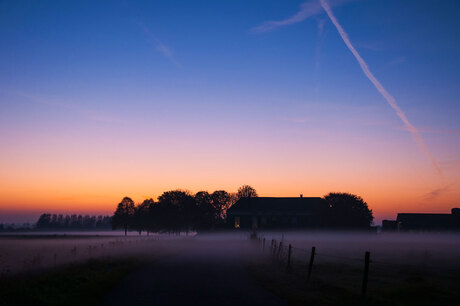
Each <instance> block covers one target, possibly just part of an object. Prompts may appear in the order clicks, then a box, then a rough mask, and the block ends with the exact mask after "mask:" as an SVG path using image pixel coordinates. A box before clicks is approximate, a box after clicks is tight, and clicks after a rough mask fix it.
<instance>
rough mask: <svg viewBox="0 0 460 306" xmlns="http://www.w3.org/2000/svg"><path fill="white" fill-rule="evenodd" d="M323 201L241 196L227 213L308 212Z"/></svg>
mask: <svg viewBox="0 0 460 306" xmlns="http://www.w3.org/2000/svg"><path fill="white" fill-rule="evenodd" d="M322 201H323V199H322V198H319V197H308V198H307V197H296V198H272V197H253V198H241V199H240V200H238V201H237V202H236V203H235V204H234V205H233V206H232V207H231V208H230V209H229V210H228V211H227V213H228V214H271V213H284V214H288V213H292V214H310V213H311V212H312V210H313V207H314V206H315V205H318V204H320V203H321V202H322Z"/></svg>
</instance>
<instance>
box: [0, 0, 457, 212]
mask: <svg viewBox="0 0 460 306" xmlns="http://www.w3.org/2000/svg"><path fill="white" fill-rule="evenodd" d="M307 2H308V1H307ZM310 2H311V1H310ZM302 3H305V2H303V1H1V2H0V38H1V41H2V47H1V48H0V120H1V123H0V129H1V132H0V137H1V140H2V142H3V143H4V144H5V147H4V149H3V150H2V156H1V158H2V160H1V165H2V167H5V168H6V166H7V164H8V165H10V164H11V162H10V161H9V159H11V158H12V156H13V155H14V154H16V153H15V152H18V151H19V150H24V149H28V150H29V151H30V152H31V155H30V156H28V157H24V160H27V161H29V162H32V161H33V160H35V159H34V158H36V162H37V163H41V162H42V160H41V159H40V158H38V157H37V156H40V154H39V152H41V151H40V145H39V144H36V145H35V146H32V145H29V144H30V143H31V141H32V139H42V140H43V141H42V142H43V143H44V144H45V145H46V144H49V145H51V144H62V145H63V146H66V145H67V144H69V145H70V146H71V144H70V141H71V140H72V138H73V139H75V140H76V141H78V143H79V144H81V145H88V146H91V145H95V144H99V143H101V141H102V142H106V144H107V146H108V147H111V146H113V148H115V147H116V146H117V145H118V144H117V145H115V144H114V143H113V142H110V139H112V140H113V141H115V140H114V139H118V138H121V139H122V140H123V141H126V143H127V144H128V145H130V146H132V147H136V148H137V149H136V150H139V147H140V146H142V143H143V142H144V141H147V142H153V143H156V144H157V145H158V146H166V147H167V146H168V145H171V141H173V140H174V141H177V143H182V144H183V143H186V144H187V145H183V150H184V151H185V152H186V153H191V155H193V154H194V153H196V154H198V153H197V152H201V151H199V150H198V149H197V147H203V148H208V149H209V148H211V149H212V148H213V146H217V145H219V146H222V145H224V143H225V142H224V141H222V140H216V141H215V142H213V140H212V139H216V138H218V137H225V139H226V141H228V146H229V147H232V148H237V147H238V146H240V145H243V146H247V144H248V143H252V144H253V145H254V146H255V147H254V150H256V151H257V152H259V151H260V152H266V151H267V150H269V151H270V150H272V151H273V150H274V151H276V150H275V148H276V147H280V146H281V147H283V146H284V145H286V143H287V142H289V144H290V145H292V146H293V148H296V142H298V141H299V142H303V143H304V146H301V147H299V148H298V149H301V150H306V151H308V147H309V146H311V144H314V143H318V145H319V146H320V147H324V148H325V150H330V148H332V147H334V143H337V146H336V148H337V151H338V152H339V153H341V154H342V155H357V153H356V152H354V151H353V150H351V151H350V149H349V146H352V147H356V148H357V149H356V150H362V148H363V146H364V147H366V145H368V146H367V147H366V149H365V150H367V149H368V148H369V146H370V147H372V150H371V149H369V150H371V151H372V152H374V153H375V152H380V151H381V150H382V149H384V148H391V149H388V150H389V151H388V152H389V155H390V156H394V158H396V159H397V156H403V157H401V163H402V162H403V161H404V160H417V162H419V163H416V164H414V165H413V166H412V168H411V169H413V170H410V171H415V172H414V173H418V172H417V171H419V170H414V169H419V168H420V167H424V166H421V165H425V164H428V167H429V161H428V160H427V159H426V157H424V156H423V154H422V153H420V152H419V151H418V149H417V146H416V144H415V143H414V142H413V140H412V139H411V137H410V134H409V133H408V132H407V131H404V128H403V124H402V122H401V121H400V120H399V118H398V117H397V116H396V114H395V112H394V111H393V110H392V109H391V108H390V107H389V105H388V104H387V103H386V101H385V99H384V98H383V97H382V96H381V95H380V94H379V92H378V91H377V90H376V88H375V87H374V86H373V85H372V83H371V82H369V80H368V79H367V78H366V76H365V75H364V74H363V72H362V70H361V69H360V66H359V64H358V63H357V61H356V59H355V58H354V57H353V55H352V54H351V52H350V51H349V50H348V49H347V46H346V45H345V44H344V42H343V40H342V39H341V37H340V36H339V34H338V32H337V30H336V28H335V27H334V25H333V24H332V23H331V21H330V19H329V18H328V16H327V15H326V13H325V12H324V11H323V10H321V11H320V12H319V13H317V14H314V15H313V16H311V17H309V18H306V19H305V20H302V21H300V22H295V23H292V24H289V25H285V26H279V27H275V28H272V29H270V30H267V31H262V32H261V31H256V30H255V29H257V28H258V27H260V26H261V25H264V24H266V22H270V21H282V20H287V19H289V18H290V17H291V16H293V15H295V14H296V13H298V12H299V10H301V7H302ZM329 3H330V5H331V8H332V10H333V12H334V14H335V16H336V17H337V19H338V21H339V22H340V24H341V25H342V27H343V28H344V29H345V31H346V32H347V34H348V36H349V37H350V40H351V42H352V43H353V45H354V47H355V48H356V49H357V51H358V52H359V53H360V55H361V56H362V58H363V59H364V60H365V61H366V62H367V64H368V65H369V67H370V69H371V71H372V72H373V73H374V75H375V77H376V78H377V79H378V80H379V81H380V82H381V83H382V84H383V86H384V87H385V88H386V90H387V91H388V92H389V93H390V94H391V95H392V96H393V97H395V99H396V101H397V103H398V105H399V106H400V107H401V109H402V110H403V111H404V112H405V114H406V115H407V117H408V119H409V120H410V121H411V123H412V124H413V125H415V126H416V127H417V128H418V129H419V131H420V133H421V135H422V137H423V139H424V141H425V143H426V145H427V148H428V149H429V151H430V152H431V154H433V156H435V158H436V159H437V160H438V161H439V163H441V164H442V165H448V166H445V167H446V168H448V169H444V170H445V171H446V172H447V174H445V176H446V178H445V179H442V182H441V181H439V179H434V178H433V181H436V182H433V181H432V180H431V179H428V181H429V182H425V183H423V184H425V185H426V186H425V185H424V186H425V187H426V189H427V191H426V192H429V191H428V189H430V188H431V189H434V188H441V187H439V186H444V185H448V186H455V184H457V176H455V175H454V174H452V173H450V172H453V171H454V170H452V169H457V167H458V166H459V154H460V139H459V137H460V120H458V118H459V114H460V103H459V101H458V99H459V98H458V97H459V94H460V86H458V85H459V81H460V75H459V73H458V71H459V68H460V62H459V61H458V60H457V57H458V54H459V51H460V24H459V23H460V18H459V15H460V3H459V2H458V1H392V0H369V1H345V0H342V1H329ZM66 135H67V136H66ZM133 135H134V136H133ZM222 135H224V136H222ZM246 138H247V139H246ZM172 139H173V140H172ZM205 139H206V140H205ZM210 139H211V140H210ZM242 139H243V140H242ZM120 141H121V140H120ZM174 141H173V142H174ZM188 142H190V144H188ZM177 143H175V145H177ZM193 143H194V144H195V145H196V146H197V147H196V146H194V145H193ZM347 143H348V144H347ZM171 146H172V145H171ZM172 147H174V149H177V147H175V146H172ZM172 147H171V148H172ZM101 150H102V149H101ZM114 150H115V149H114ZM197 150H198V151H197ZM234 150H235V154H237V153H236V150H237V149H234ZM369 152H370V151H369ZM369 152H368V153H369ZM106 153H107V152H105V153H102V151H101V152H100V153H95V152H88V154H89V155H91V154H96V155H97V154H106ZM66 154H70V153H69V152H66ZM184 154H185V153H184ZM274 154H275V155H274V156H273V157H272V161H274V160H276V161H277V162H281V161H280V160H284V159H285V158H287V157H286V156H290V155H292V154H293V153H292V152H291V151H285V152H281V151H276V153H274ZM283 154H284V155H283ZM369 154H371V153H369ZM372 154H373V153H372ZM294 155H295V156H297V153H295V154H294ZM358 155H359V154H358ZM34 156H35V157H34ZM69 156H70V155H69ZM184 156H185V155H184ZM184 156H182V158H185V157H184ZM254 156H256V155H254ZM45 157H49V156H42V158H45ZM72 158H73V159H77V160H78V156H73V157H72ZM225 158H226V159H227V160H228V158H231V157H229V156H226V157H225ZM254 158H256V157H254ZM296 158H299V159H300V158H301V157H300V155H299V156H298V157H296ZM331 158H332V159H334V157H331ZM335 158H338V157H335ZM250 159H251V157H249V162H250V161H251V160H250ZM288 159H289V158H288ZM294 161H295V158H294ZM191 162H193V159H192V160H191ZM216 162H217V161H216ZM221 162H224V160H222V161H221ZM336 162H337V163H339V162H341V161H340V160H339V159H337V160H336ZM345 162H346V161H345ZM349 162H352V159H350V161H349ZM372 162H376V161H372ZM372 162H371V161H369V163H372ZM387 162H388V163H391V161H390V160H388V161H387ZM299 163H300V160H299ZM382 163H385V162H382ZM398 164H399V163H398ZM452 165H454V166H452ZM368 166H369V167H371V165H370V164H369V165H368ZM242 167H243V166H242ZM305 167H306V168H305V171H308V169H309V168H308V167H307V166H305ZM452 167H454V168H452ZM8 169H9V168H8ZM423 169H425V168H423ZM425 170H426V169H425ZM425 170H420V171H422V172H421V173H425V172H424V171H425ZM8 171H10V170H8ZM8 171H6V172H5V173H6V174H4V177H3V179H5V180H6V179H7V176H8ZM254 171H255V170H254ZM344 171H345V170H344ZM426 171H429V170H426ZM449 171H450V172H449ZM455 171H456V170H455ZM449 173H450V174H449ZM287 175H288V174H287ZM344 175H345V174H344ZM422 175H425V174H422ZM426 175H427V176H436V175H435V174H433V173H431V172H430V173H428V174H426ZM446 180H447V181H448V182H447V183H446V182H445V181H446ZM19 181H20V178H18V182H19ZM255 181H256V182H255V183H256V185H257V182H258V181H257V179H255ZM227 183H228V182H225V183H223V184H224V185H225V184H227ZM294 183H295V184H302V181H301V180H300V179H299V181H296V182H294ZM294 183H293V184H294ZM264 184H265V183H263V182H261V183H260V185H261V186H262V187H261V189H262V190H263V191H265V192H266V193H269V190H270V188H272V187H264V186H269V185H267V184H265V185H264ZM305 184H307V183H305ZM421 184H422V183H421ZM423 184H422V185H423ZM452 184H454V185H452ZM230 185H231V184H230ZM428 185H429V186H428ZM434 185H436V186H434ZM438 185H439V186H438ZM225 186H227V185H225ZM231 186H233V185H231ZM270 186H271V185H270ZM417 186H418V185H417ZM425 187H424V188H425ZM414 188H415V187H414ZM450 188H451V187H450ZM289 191H290V190H289ZM280 192H286V191H280ZM358 192H359V190H358ZM418 192H419V193H423V192H421V191H418ZM424 192H425V191H424ZM274 193H276V191H275V192H274ZM371 197H372V196H371ZM24 201H25V200H24ZM414 201H416V200H414ZM447 202H448V201H447V200H445V201H444V202H443V203H444V204H445V205H446V207H448V205H451V203H450V202H449V203H447ZM7 204H8V203H5V204H4V205H5V206H6V205H7ZM8 205H10V204H8ZM11 205H13V204H11Z"/></svg>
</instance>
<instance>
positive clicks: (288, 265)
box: [287, 244, 292, 271]
mask: <svg viewBox="0 0 460 306" xmlns="http://www.w3.org/2000/svg"><path fill="white" fill-rule="evenodd" d="M291 254H292V245H291V244H289V248H288V258H287V269H288V271H289V270H290V269H291Z"/></svg>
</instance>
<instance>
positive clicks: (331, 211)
mask: <svg viewBox="0 0 460 306" xmlns="http://www.w3.org/2000/svg"><path fill="white" fill-rule="evenodd" d="M247 197H257V192H256V190H255V189H254V188H252V187H251V186H249V185H243V186H241V187H240V188H239V189H238V191H237V192H236V193H233V194H232V193H228V192H226V191H224V190H218V191H214V192H213V193H208V192H207V191H199V192H197V193H196V194H192V193H190V192H188V191H183V190H172V191H166V192H164V193H163V194H162V195H160V196H159V197H158V200H157V201H154V200H153V199H146V200H144V201H143V202H142V203H140V204H138V205H135V204H134V201H133V200H132V199H131V198H129V197H125V198H123V200H122V201H121V202H120V203H119V204H118V206H117V209H116V211H115V213H114V215H113V217H112V228H113V229H123V230H124V231H125V235H126V233H127V231H128V230H136V231H138V232H139V233H141V232H142V231H147V233H149V232H169V233H180V232H189V231H200V230H213V229H220V228H225V227H227V224H226V212H227V210H228V209H229V208H230V207H231V206H232V205H233V204H234V203H236V201H238V200H239V199H241V198H247ZM316 217H319V218H322V219H323V222H322V223H323V224H324V228H329V229H366V228H369V227H370V226H371V224H372V221H373V219H374V216H373V213H372V210H371V209H369V207H368V206H367V203H366V202H364V200H363V199H362V198H361V197H359V196H357V195H353V194H349V193H329V194H327V195H325V196H324V197H323V201H322V202H321V204H320V207H318V215H317V216H316ZM229 226H230V225H229Z"/></svg>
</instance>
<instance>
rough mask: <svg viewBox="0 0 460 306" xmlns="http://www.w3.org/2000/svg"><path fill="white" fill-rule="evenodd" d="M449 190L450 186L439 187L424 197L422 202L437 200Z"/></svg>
mask: <svg viewBox="0 0 460 306" xmlns="http://www.w3.org/2000/svg"><path fill="white" fill-rule="evenodd" d="M449 189H450V186H444V187H440V188H437V189H434V190H432V191H430V192H428V193H427V194H426V195H425V197H424V200H425V201H432V200H435V199H437V198H439V197H440V196H441V195H442V194H444V193H446V192H447V191H449Z"/></svg>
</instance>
